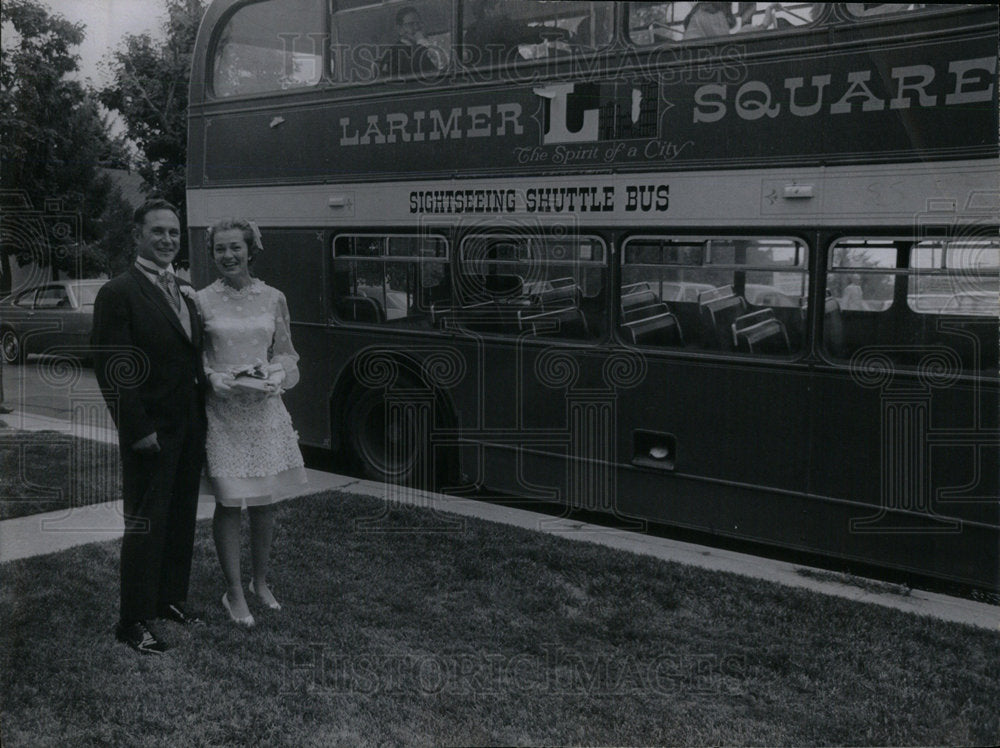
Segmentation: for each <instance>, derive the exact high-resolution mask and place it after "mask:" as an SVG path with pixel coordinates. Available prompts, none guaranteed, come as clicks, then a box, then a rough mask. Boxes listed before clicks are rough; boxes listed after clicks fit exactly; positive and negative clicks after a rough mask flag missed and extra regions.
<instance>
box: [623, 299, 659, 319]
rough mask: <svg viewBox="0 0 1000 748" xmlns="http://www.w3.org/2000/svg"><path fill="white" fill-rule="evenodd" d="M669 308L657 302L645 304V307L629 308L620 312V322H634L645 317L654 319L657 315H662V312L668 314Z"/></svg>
mask: <svg viewBox="0 0 1000 748" xmlns="http://www.w3.org/2000/svg"><path fill="white" fill-rule="evenodd" d="M669 311H670V308H669V307H668V306H667V305H666V304H664V303H663V302H662V301H659V302H657V303H655V304H647V305H646V306H638V307H631V308H630V309H626V310H625V311H623V312H622V322H635V321H637V320H640V319H645V318H646V317H655V316H656V315H658V314H663V313H664V312H669Z"/></svg>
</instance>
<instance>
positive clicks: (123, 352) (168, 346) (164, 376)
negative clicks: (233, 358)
mask: <svg viewBox="0 0 1000 748" xmlns="http://www.w3.org/2000/svg"><path fill="white" fill-rule="evenodd" d="M178 284H179V285H181V286H185V285H187V286H190V284H187V283H185V282H184V281H182V280H180V279H178ZM181 299H182V301H183V303H184V304H185V305H187V309H188V312H189V313H190V315H191V337H190V338H189V337H188V336H187V333H185V332H184V328H183V327H182V326H181V322H180V319H178V317H177V314H176V313H175V312H174V310H173V308H172V307H171V305H170V302H169V301H168V300H167V297H166V295H165V294H164V293H163V291H161V290H160V289H159V288H158V287H157V286H156V285H154V284H153V283H152V282H151V281H150V280H149V279H148V278H147V277H146V276H145V275H144V274H143V273H142V271H140V270H139V269H138V268H136V267H134V266H133V267H131V268H129V270H128V271H127V272H125V273H122V274H121V275H119V276H117V277H115V278H113V279H112V280H110V281H108V282H107V283H106V284H104V286H103V287H102V288H101V290H100V292H99V293H98V294H97V299H96V300H95V302H94V327H93V331H92V334H91V342H92V344H93V346H94V373H95V374H96V375H97V382H98V384H99V385H100V387H101V392H102V393H103V395H104V399H105V401H106V402H107V404H108V408H109V410H110V411H111V417H112V418H113V419H114V422H115V425H116V426H117V427H118V438H119V441H120V443H121V445H122V447H123V448H127V447H129V446H131V445H132V444H134V443H135V442H137V441H139V440H140V439H142V438H143V437H145V436H148V435H149V434H152V433H154V432H156V433H157V434H158V436H159V438H160V439H161V440H162V438H163V437H164V436H166V435H169V434H170V433H172V432H176V431H178V430H179V427H181V426H182V425H183V424H184V422H185V421H186V419H188V418H189V414H190V413H191V405H192V398H194V399H195V400H196V403H194V404H196V405H197V406H198V412H200V413H204V397H205V390H206V380H205V370H204V366H203V363H202V335H203V333H202V324H201V319H200V317H199V316H198V310H197V308H196V307H195V305H194V302H193V301H192V300H191V299H189V298H188V297H187V296H186V295H185V294H183V293H182V294H181ZM202 418H204V416H202Z"/></svg>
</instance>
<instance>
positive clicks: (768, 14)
mask: <svg viewBox="0 0 1000 748" xmlns="http://www.w3.org/2000/svg"><path fill="white" fill-rule="evenodd" d="M756 8H757V3H740V27H739V28H738V29H736V31H735V32H734V33H736V34H743V33H746V32H748V31H767V30H768V29H770V28H771V27H772V26H774V11H776V10H781V5H780V4H778V3H771V4H770V5H768V6H767V8H765V9H764V17H763V18H762V19H761V21H760V23H754V22H753V15H754V13H755V12H756Z"/></svg>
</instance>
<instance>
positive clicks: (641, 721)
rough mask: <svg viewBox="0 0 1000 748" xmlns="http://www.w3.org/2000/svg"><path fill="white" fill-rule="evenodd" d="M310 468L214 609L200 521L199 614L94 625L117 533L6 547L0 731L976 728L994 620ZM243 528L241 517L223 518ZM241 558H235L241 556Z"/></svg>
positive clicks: (905, 740) (442, 733)
mask: <svg viewBox="0 0 1000 748" xmlns="http://www.w3.org/2000/svg"><path fill="white" fill-rule="evenodd" d="M382 508H383V504H382V502H380V501H378V500H374V499H366V498H358V497H351V496H346V495H344V494H340V493H328V494H323V495H320V496H315V497H311V498H308V499H299V500H295V501H293V502H287V503H286V504H283V505H281V507H280V510H279V516H278V522H279V534H278V538H277V540H276V543H275V553H274V563H273V569H274V571H273V574H272V588H273V589H274V590H275V593H276V594H277V596H278V598H279V599H280V600H281V602H282V604H283V605H284V610H283V611H281V612H278V613H272V612H269V611H265V610H261V609H260V608H259V606H257V607H253V605H252V601H251V605H252V609H253V612H254V614H255V615H256V616H257V619H258V626H257V628H255V629H254V630H251V631H245V630H242V629H239V628H237V627H235V626H233V625H232V624H231V623H230V622H229V621H228V619H227V618H226V614H225V613H224V611H222V609H221V606H220V605H219V598H220V597H221V594H222V590H223V587H222V583H221V577H220V573H219V571H218V568H217V562H216V559H215V553H214V548H213V546H212V544H211V532H210V526H209V524H208V523H201V524H200V525H199V527H198V538H197V547H196V552H195V561H194V566H193V570H192V579H193V583H192V590H191V595H190V603H191V604H192V605H193V607H196V608H199V607H200V608H203V609H206V610H207V613H206V616H207V619H208V626H207V627H204V628H200V629H196V630H194V631H189V630H186V629H182V628H180V627H178V626H176V625H173V624H167V623H160V624H159V626H158V629H159V631H160V632H161V633H162V634H163V635H164V636H165V638H167V639H168V641H170V642H171V643H172V644H173V645H174V648H173V649H172V651H171V652H170V653H169V654H168V655H167V656H165V657H163V658H157V659H152V658H141V657H138V656H137V655H135V654H133V653H132V652H131V651H130V650H128V649H126V648H125V647H123V646H122V645H120V644H116V643H115V642H114V640H113V636H112V626H113V623H114V620H115V618H116V613H117V566H118V547H119V546H118V543H117V542H109V543H101V544H95V545H90V546H86V547H82V548H78V549H74V550H71V551H66V552H63V553H60V554H55V555H52V556H47V557H41V558H35V559H28V560H24V561H18V562H13V563H10V564H6V565H4V567H3V576H2V585H0V594H2V597H0V610H3V611H4V626H3V631H2V633H0V648H2V652H0V654H2V657H3V663H4V668H3V680H2V693H3V717H4V733H5V735H4V742H5V745H8V746H9V745H36V744H38V743H46V742H48V743H55V742H59V743H66V742H69V743H74V744H75V743H83V742H111V743H115V744H121V743H127V744H153V745H156V744H160V745H177V744H233V743H245V744H258V743H265V744H280V745H351V746H353V745H382V744H393V745H414V744H417V745H454V744H463V745H495V744H510V745H537V744H643V745H662V744H685V745H692V744H698V745H703V744H722V743H724V744H730V745H749V744H752V745H762V744H768V745H770V744H774V745H779V744H782V745H791V744H794V745H800V744H843V743H864V744H882V745H904V744H905V745H912V744H929V743H947V744H994V743H996V742H997V740H996V738H997V737H998V736H1000V717H998V715H997V713H996V709H995V706H996V703H997V702H998V701H1000V665H998V663H1000V637H998V636H996V635H995V634H991V633H990V632H986V631H981V630H977V629H972V628H970V627H965V626H961V625H957V624H948V623H943V622H940V621H935V620H931V619H923V618H918V617H916V616H912V615H908V614H904V613H900V612H898V611H893V610H888V609H884V608H880V607H875V606H869V605H863V604H859V603H854V602H850V601H846V600H841V599H835V598H829V597H824V596H821V595H817V594H813V593H810V592H806V591H801V590H790V589H787V588H783V587H780V586H777V585H774V584H770V583H766V582H760V581H754V580H749V579H745V578H742V577H736V576H732V575H727V574H719V573H712V572H707V571H704V570H700V569H694V568H690V567H684V566H680V565H677V564H671V563H665V562H661V561H658V560H655V559H651V558H647V557H642V556H636V555H633V554H629V553H625V552H620V551H615V550H611V549H607V548H604V547H600V546H596V545H592V544H589V543H576V542H573V541H571V540H567V539H564V538H557V537H552V536H549V535H543V534H540V533H533V532H530V531H526V530H520V529H517V528H510V527H506V526H501V525H495V524H491V523H487V522H482V521H479V520H470V519H463V520H461V526H460V528H461V529H459V530H456V531H452V532H430V531H425V530H423V529H421V528H427V527H436V526H439V525H440V522H439V517H437V516H435V515H433V514H432V513H430V512H427V511H425V510H419V509H413V508H397V507H393V508H391V509H390V510H389V512H388V515H387V517H385V518H384V519H383V520H381V523H382V526H383V527H385V528H386V529H387V530H391V529H392V528H394V527H397V528H401V527H405V528H412V529H411V530H410V531H408V532H392V531H386V532H360V531H358V529H357V528H358V527H359V526H360V525H361V524H362V523H363V520H365V519H366V518H370V517H373V516H377V515H379V514H380V513H381V511H380V510H381V509H382ZM244 547H246V539H244ZM244 564H245V566H246V559H245V560H244Z"/></svg>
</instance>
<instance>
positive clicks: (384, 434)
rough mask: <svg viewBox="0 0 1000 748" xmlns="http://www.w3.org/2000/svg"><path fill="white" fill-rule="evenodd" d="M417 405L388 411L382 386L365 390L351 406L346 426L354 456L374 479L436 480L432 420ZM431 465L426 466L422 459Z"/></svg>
mask: <svg viewBox="0 0 1000 748" xmlns="http://www.w3.org/2000/svg"><path fill="white" fill-rule="evenodd" d="M420 412H422V411H421V410H420V409H417V408H398V409H392V411H391V412H387V408H386V403H385V398H384V395H383V391H381V390H370V389H366V390H362V391H361V392H360V394H358V395H357V397H355V398H354V401H353V403H352V404H351V405H350V407H349V408H348V410H347V420H346V423H345V424H344V427H345V429H346V431H347V439H348V443H349V444H350V445H351V451H352V452H353V457H354V459H355V460H356V462H357V463H358V465H359V466H360V467H361V469H362V471H363V472H364V474H365V475H366V476H367V477H368V478H371V479H372V480H378V481H384V482H387V483H403V484H407V485H415V484H419V483H424V482H426V483H427V486H426V487H428V488H429V487H430V486H431V484H432V483H433V475H432V474H431V473H432V471H431V469H430V466H429V456H430V447H429V442H428V440H429V434H428V431H429V426H430V425H429V424H420V423H419V416H418V415H417V414H418V413H420ZM424 462H427V463H428V466H427V467H426V468H423V469H422V463H424Z"/></svg>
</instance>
